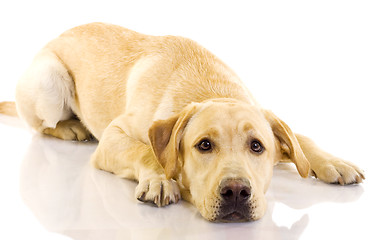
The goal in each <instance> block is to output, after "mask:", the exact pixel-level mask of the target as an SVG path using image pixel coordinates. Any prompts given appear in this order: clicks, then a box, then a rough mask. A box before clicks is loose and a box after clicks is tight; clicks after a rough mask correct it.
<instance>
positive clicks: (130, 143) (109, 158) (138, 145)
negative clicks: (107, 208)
mask: <svg viewBox="0 0 369 240" xmlns="http://www.w3.org/2000/svg"><path fill="white" fill-rule="evenodd" d="M122 118H123V117H119V118H117V119H116V120H114V121H113V122H112V123H111V124H110V125H109V126H108V127H107V128H106V129H105V131H104V133H103V135H102V138H101V140H100V142H99V145H98V147H97V149H96V151H95V153H94V154H93V155H92V158H91V161H92V164H93V165H94V166H95V167H96V168H97V169H102V170H105V171H108V172H112V173H114V174H116V175H117V176H119V177H122V178H128V179H133V180H136V181H138V186H137V187H136V193H135V196H136V198H137V199H138V200H139V201H142V202H152V203H154V204H156V205H157V206H158V207H162V206H165V205H168V204H170V203H177V202H178V200H179V199H180V191H179V188H178V186H177V183H176V182H175V181H174V180H172V179H169V180H168V179H167V178H166V176H165V173H164V169H163V167H162V166H161V165H160V163H159V162H158V160H157V159H156V157H155V156H154V153H153V151H152V148H151V146H149V145H146V144H144V143H142V142H141V141H138V140H136V139H134V138H132V137H130V136H128V135H127V134H126V133H125V132H124V130H123V129H122V125H121V124H122V121H121V119H122Z"/></svg>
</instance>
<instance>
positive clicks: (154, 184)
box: [135, 177, 181, 207]
mask: <svg viewBox="0 0 369 240" xmlns="http://www.w3.org/2000/svg"><path fill="white" fill-rule="evenodd" d="M135 196H136V198H137V200H139V201H141V202H150V203H154V204H155V205H157V206H158V207H164V206H166V205H169V204H171V203H177V202H178V201H179V199H180V198H181V193H180V191H179V188H178V185H177V182H175V181H174V180H167V179H166V178H165V177H163V178H160V177H158V178H155V179H149V180H144V181H140V182H139V183H138V186H137V187H136V194H135Z"/></svg>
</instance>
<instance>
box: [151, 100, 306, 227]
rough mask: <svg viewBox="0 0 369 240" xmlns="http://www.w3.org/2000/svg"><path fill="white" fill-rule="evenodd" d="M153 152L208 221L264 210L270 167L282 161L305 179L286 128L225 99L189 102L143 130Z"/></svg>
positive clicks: (297, 149) (303, 165) (239, 217)
mask: <svg viewBox="0 0 369 240" xmlns="http://www.w3.org/2000/svg"><path fill="white" fill-rule="evenodd" d="M149 137H150V141H151V145H152V148H153V151H154V153H155V155H156V157H157V158H158V160H159V162H160V163H161V164H162V165H163V167H164V169H165V173H166V175H167V177H168V178H174V179H176V180H177V182H178V184H179V186H180V188H181V193H182V197H183V198H184V199H186V200H188V201H190V202H192V203H193V204H194V205H195V206H196V207H197V208H198V209H199V211H200V213H201V215H202V216H203V217H205V218H206V219H208V220H210V221H223V222H228V221H229V222H232V221H252V220H256V219H259V218H261V217H262V216H263V215H264V213H265V210H266V200H265V195H264V194H265V192H266V190H267V188H268V186H269V183H270V180H271V177H272V172H273V166H274V165H275V164H276V163H277V162H278V161H280V160H282V159H285V158H288V160H290V161H292V162H294V163H295V164H296V167H297V169H298V171H299V173H300V175H301V176H303V177H307V175H308V172H309V163H308V161H307V160H306V158H305V156H304V154H303V152H302V150H301V148H300V146H299V144H298V142H297V140H296V137H295V136H294V134H293V133H292V131H291V130H290V128H289V127H288V126H287V125H286V124H285V123H284V122H282V121H281V120H279V119H278V118H277V117H276V116H275V115H273V114H272V113H271V112H269V111H265V110H261V109H259V108H257V107H254V106H251V105H247V104H245V103H242V102H238V101H235V100H230V99H216V100H210V101H206V102H203V103H192V104H190V105H189V106H187V107H186V108H185V109H184V110H183V111H182V112H181V113H179V114H178V115H176V116H173V117H172V118H170V119H167V120H159V121H157V122H155V123H154V124H153V126H152V127H151V128H150V131H149Z"/></svg>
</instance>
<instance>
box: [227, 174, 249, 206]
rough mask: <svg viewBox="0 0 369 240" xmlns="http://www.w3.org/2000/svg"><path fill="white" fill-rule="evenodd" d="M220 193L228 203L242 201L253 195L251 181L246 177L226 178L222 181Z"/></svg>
mask: <svg viewBox="0 0 369 240" xmlns="http://www.w3.org/2000/svg"><path fill="white" fill-rule="evenodd" d="M220 195H221V196H222V198H223V200H224V201H225V202H228V203H233V202H234V203H235V204H237V203H242V202H245V201H246V200H247V199H249V198H250V196H251V187H250V182H249V181H248V180H246V179H225V180H223V181H222V182H221V183H220Z"/></svg>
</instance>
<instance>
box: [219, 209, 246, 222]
mask: <svg viewBox="0 0 369 240" xmlns="http://www.w3.org/2000/svg"><path fill="white" fill-rule="evenodd" d="M221 221H222V222H243V221H247V217H246V216H245V215H244V214H242V213H240V212H237V211H234V212H232V213H229V214H227V215H225V216H223V217H222V218H221Z"/></svg>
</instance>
